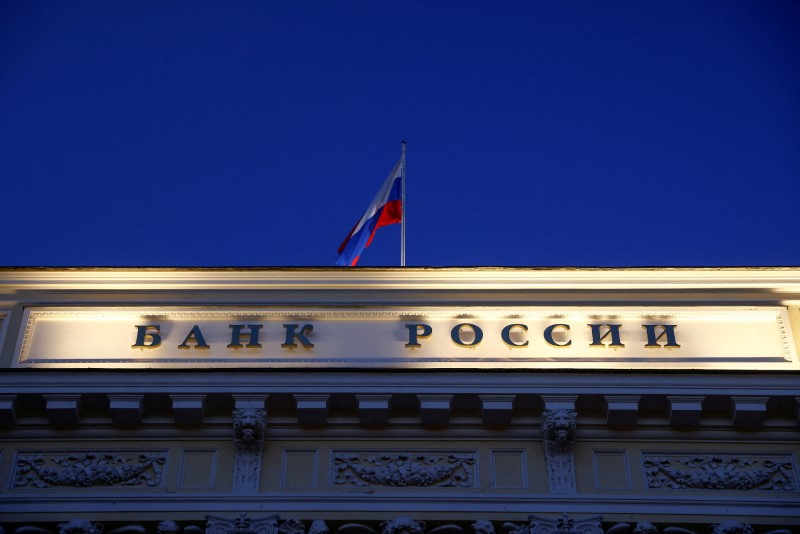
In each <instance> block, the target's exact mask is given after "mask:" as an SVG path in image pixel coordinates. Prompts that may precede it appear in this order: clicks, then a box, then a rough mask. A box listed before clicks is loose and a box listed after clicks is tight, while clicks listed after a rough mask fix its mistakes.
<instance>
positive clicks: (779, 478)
mask: <svg viewBox="0 0 800 534" xmlns="http://www.w3.org/2000/svg"><path fill="white" fill-rule="evenodd" d="M643 464H644V468H645V472H646V474H647V487H649V488H666V489H705V490H763V491H796V489H797V487H796V482H795V474H794V466H793V464H792V459H791V457H790V456H788V455H786V456H769V457H767V456H752V455H751V456H746V457H742V456H733V455H706V456H699V455H683V456H676V455H658V456H656V455H645V456H644V457H643Z"/></svg>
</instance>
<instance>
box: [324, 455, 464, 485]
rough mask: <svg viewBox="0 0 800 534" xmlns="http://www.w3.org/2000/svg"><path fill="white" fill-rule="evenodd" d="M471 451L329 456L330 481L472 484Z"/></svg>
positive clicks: (351, 483) (343, 482)
mask: <svg viewBox="0 0 800 534" xmlns="http://www.w3.org/2000/svg"><path fill="white" fill-rule="evenodd" d="M474 465H475V453H461V454H455V453H451V454H447V453H444V454H442V453H438V454H437V453H431V452H417V453H410V452H389V451H383V452H379V453H355V452H337V453H335V454H334V456H333V469H334V472H333V483H334V484H335V485H349V486H359V487H364V486H371V485H375V486H389V487H406V486H410V487H421V488H426V487H440V488H447V487H461V488H467V487H472V486H474V485H475V477H474Z"/></svg>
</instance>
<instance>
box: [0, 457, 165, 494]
mask: <svg viewBox="0 0 800 534" xmlns="http://www.w3.org/2000/svg"><path fill="white" fill-rule="evenodd" d="M166 461H167V457H166V454H164V453H163V452H142V453H117V452H81V451H74V452H68V453H59V454H53V453H45V452H38V453H26V454H20V455H18V456H17V461H16V467H15V472H14V475H13V477H14V487H15V488H49V487H51V486H70V487H76V488H81V487H90V486H145V487H156V486H159V485H161V483H162V475H163V470H164V469H163V468H164V464H165V463H166Z"/></svg>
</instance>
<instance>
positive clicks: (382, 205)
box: [336, 159, 403, 267]
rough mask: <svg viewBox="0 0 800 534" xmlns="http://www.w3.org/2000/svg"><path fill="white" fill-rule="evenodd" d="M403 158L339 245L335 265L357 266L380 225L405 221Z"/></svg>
mask: <svg viewBox="0 0 800 534" xmlns="http://www.w3.org/2000/svg"><path fill="white" fill-rule="evenodd" d="M401 162H402V159H401V160H400V161H398V162H397V165H395V166H394V168H393V169H392V172H390V173H389V176H388V177H387V178H386V181H385V182H383V185H382V186H381V188H380V190H379V191H378V194H377V195H375V199H374V200H373V201H372V203H371V204H370V205H369V208H367V211H366V213H364V215H362V216H361V219H359V220H358V222H357V223H356V225H355V226H354V227H353V229H352V230H350V233H349V234H347V237H345V238H344V241H343V242H342V245H341V246H340V247H339V259H338V260H336V265H341V266H348V267H353V266H355V264H356V263H358V258H359V257H361V252H362V251H363V250H364V249H365V248H366V247H368V246H369V244H370V243H372V238H373V237H374V236H375V231H376V230H377V229H378V228H380V227H381V226H387V225H390V224H394V223H399V222H403V179H402V169H401Z"/></svg>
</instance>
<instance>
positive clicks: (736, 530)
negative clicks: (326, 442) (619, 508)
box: [0, 513, 792, 534]
mask: <svg viewBox="0 0 800 534" xmlns="http://www.w3.org/2000/svg"><path fill="white" fill-rule="evenodd" d="M115 523H116V522H115ZM370 524H373V525H374V523H372V522H371V523H370ZM15 532H16V533H18V534H22V533H25V534H104V527H103V524H102V523H98V522H92V521H88V520H85V519H82V518H78V519H72V520H70V521H67V522H65V523H59V524H55V525H54V526H52V527H50V528H45V527H42V526H38V525H37V526H34V525H30V526H21V527H19V528H17V529H16V531H15ZM151 532H155V533H156V534H202V533H203V532H204V533H205V534H330V532H331V529H330V528H329V527H328V525H327V524H326V522H325V521H324V520H321V519H317V520H313V521H310V522H309V521H299V520H297V519H286V520H283V519H281V517H280V516H278V515H272V516H268V517H261V518H250V517H248V514H247V513H241V514H239V516H238V517H232V518H229V517H220V516H212V515H208V516H206V522H205V525H204V526H203V525H198V524H184V525H183V526H181V525H179V524H178V523H176V522H174V521H171V520H163V521H161V522H159V523H158V525H157V526H156V528H155V529H152V527H150V528H147V527H145V526H144V525H138V524H128V525H124V526H121V527H118V528H115V529H114V530H110V531H105V534H150V533H151ZM755 532H756V529H754V528H753V527H752V526H751V525H749V524H746V523H741V522H739V521H736V520H727V521H723V522H721V523H717V524H710V525H708V526H707V527H706V528H698V529H697V530H688V529H685V528H682V527H680V526H672V525H661V526H660V527H659V526H656V525H653V524H652V523H650V522H649V521H640V522H638V523H635V524H634V523H616V524H613V525H608V524H607V525H606V526H605V528H604V527H603V525H602V518H601V517H599V516H595V517H589V518H584V519H574V518H571V517H570V516H569V515H568V514H566V513H565V514H562V515H561V516H552V517H541V516H534V515H532V516H529V517H528V522H527V523H521V524H520V523H512V522H506V523H498V528H497V530H495V523H493V522H492V521H488V520H479V521H475V522H473V523H472V524H468V523H461V524H442V525H439V526H435V527H431V528H429V527H428V526H427V524H426V522H425V521H416V520H414V519H412V518H410V517H405V516H400V517H395V518H394V519H391V520H387V521H382V522H380V523H379V524H378V528H377V530H376V529H374V528H372V527H370V526H369V525H368V524H362V523H352V522H350V523H344V524H341V525H340V526H339V527H338V528H337V529H335V531H333V534H496V533H498V534H661V533H664V534H754V533H755ZM759 532H761V533H763V534H792V532H791V531H790V530H788V529H775V528H774V527H773V528H770V529H769V530H768V529H760V530H759ZM9 533H10V531H9ZM0 534H6V533H5V531H4V529H3V527H2V526H0Z"/></svg>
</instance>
